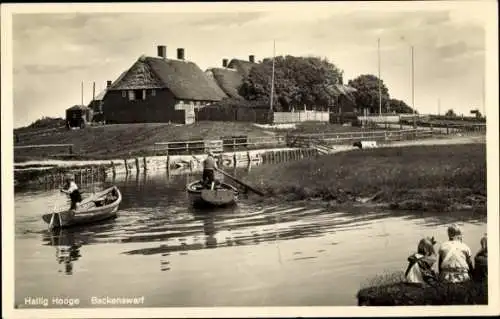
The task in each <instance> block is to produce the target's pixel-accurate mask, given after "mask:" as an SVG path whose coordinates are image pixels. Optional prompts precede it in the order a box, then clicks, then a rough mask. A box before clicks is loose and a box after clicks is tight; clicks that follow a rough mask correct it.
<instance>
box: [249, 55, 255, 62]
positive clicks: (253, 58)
mask: <svg viewBox="0 0 500 319" xmlns="http://www.w3.org/2000/svg"><path fill="white" fill-rule="evenodd" d="M248 61H250V62H252V63H255V55H253V54H252V55H249V56H248Z"/></svg>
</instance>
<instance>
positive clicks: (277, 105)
mask: <svg viewBox="0 0 500 319" xmlns="http://www.w3.org/2000/svg"><path fill="white" fill-rule="evenodd" d="M272 65H273V60H272V59H270V58H266V59H264V60H263V61H262V63H261V64H258V65H256V66H254V67H252V69H251V70H250V73H249V76H248V78H246V79H244V81H243V84H242V86H241V88H240V94H241V95H242V96H243V97H244V98H245V99H247V100H250V101H261V102H263V103H266V104H270V100H271V97H270V95H271V79H272ZM274 66H275V71H274V96H273V108H274V110H275V111H290V110H291V109H292V108H295V109H299V108H300V109H301V108H303V107H304V105H305V106H306V108H309V109H311V108H313V107H314V108H316V109H318V108H322V109H326V108H328V107H329V106H331V105H333V103H334V101H335V98H336V97H337V95H338V93H337V92H336V90H335V89H334V85H335V84H340V83H341V82H342V71H341V70H340V69H338V68H337V67H336V66H335V65H334V64H332V63H330V62H329V61H328V60H327V59H321V58H318V57H294V56H290V55H287V56H278V57H276V58H275V60H274Z"/></svg>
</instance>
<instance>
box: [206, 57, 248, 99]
mask: <svg viewBox="0 0 500 319" xmlns="http://www.w3.org/2000/svg"><path fill="white" fill-rule="evenodd" d="M254 65H255V62H254V56H253V55H250V56H249V60H248V61H244V60H238V59H232V60H231V62H229V63H228V60H227V59H223V60H222V67H221V68H210V69H208V70H206V71H205V73H206V74H207V75H208V76H210V77H211V78H213V79H214V80H215V82H216V83H217V84H218V85H219V87H220V88H221V89H222V90H223V91H224V93H225V94H226V95H227V96H228V97H230V98H235V99H243V97H242V96H241V95H240V94H239V89H240V87H241V85H242V84H243V79H244V78H245V77H247V76H248V74H249V73H250V69H251V68H252V67H253V66H254Z"/></svg>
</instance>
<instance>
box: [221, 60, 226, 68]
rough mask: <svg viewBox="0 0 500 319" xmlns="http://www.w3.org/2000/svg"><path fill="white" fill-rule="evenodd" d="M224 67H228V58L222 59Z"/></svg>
mask: <svg viewBox="0 0 500 319" xmlns="http://www.w3.org/2000/svg"><path fill="white" fill-rule="evenodd" d="M222 67H224V68H227V59H222Z"/></svg>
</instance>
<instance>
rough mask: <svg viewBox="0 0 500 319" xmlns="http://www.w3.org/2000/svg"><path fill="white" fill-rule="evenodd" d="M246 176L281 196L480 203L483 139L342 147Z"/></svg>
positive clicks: (436, 205) (426, 204) (399, 204)
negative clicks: (477, 141) (347, 149)
mask: <svg viewBox="0 0 500 319" xmlns="http://www.w3.org/2000/svg"><path fill="white" fill-rule="evenodd" d="M262 176H265V177H266V178H265V179H264V178H262ZM248 182H249V183H250V184H252V183H253V184H254V185H258V186H259V187H260V188H261V189H264V190H266V191H267V192H268V193H269V194H271V195H275V196H280V197H282V198H283V199H287V200H304V199H312V198H316V199H323V200H325V201H329V202H331V203H332V204H342V203H348V202H361V203H366V202H372V203H390V205H391V207H392V208H395V209H418V210H447V209H457V208H470V207H482V206H485V204H486V145H484V144H466V145H440V146H410V147H404V148H397V147H394V148H380V149H371V150H362V151H361V150H360V151H353V152H344V153H338V154H333V155H325V156H321V157H318V158H316V159H307V160H301V161H296V162H289V163H286V164H283V165H280V166H279V167H275V166H269V167H257V168H255V169H253V171H252V173H251V175H250V176H249V177H248Z"/></svg>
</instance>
